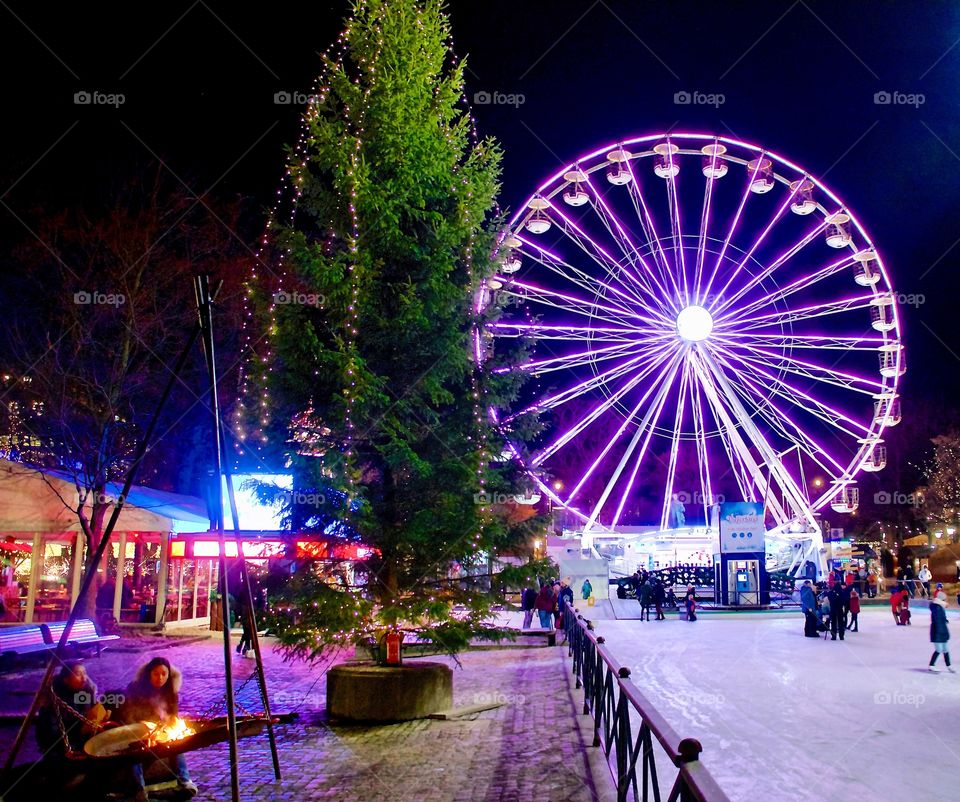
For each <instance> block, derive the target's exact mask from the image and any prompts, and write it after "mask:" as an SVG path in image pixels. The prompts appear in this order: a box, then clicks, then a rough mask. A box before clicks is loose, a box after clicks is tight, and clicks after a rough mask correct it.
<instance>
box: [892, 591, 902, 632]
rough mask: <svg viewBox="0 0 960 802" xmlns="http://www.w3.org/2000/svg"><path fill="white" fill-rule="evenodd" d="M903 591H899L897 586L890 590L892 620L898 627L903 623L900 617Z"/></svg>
mask: <svg viewBox="0 0 960 802" xmlns="http://www.w3.org/2000/svg"><path fill="white" fill-rule="evenodd" d="M904 593H905V591H901V590H900V588H898V587H897V588H894V589H893V590H891V591H890V612H892V613H893V620H894V622H895V623H896V625H897V626H898V627H899V626H902V625H903V621H902V619H901V617H900V605H901V604H903V594H904Z"/></svg>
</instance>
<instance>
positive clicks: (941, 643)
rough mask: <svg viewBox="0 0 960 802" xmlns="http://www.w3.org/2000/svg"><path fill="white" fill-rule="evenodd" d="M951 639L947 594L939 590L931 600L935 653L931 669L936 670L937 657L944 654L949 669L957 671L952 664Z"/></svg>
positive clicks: (932, 641) (931, 660) (931, 626)
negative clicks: (948, 623) (949, 643)
mask: <svg viewBox="0 0 960 802" xmlns="http://www.w3.org/2000/svg"><path fill="white" fill-rule="evenodd" d="M949 640H950V630H949V629H947V594H946V593H944V592H943V591H942V590H940V591H937V595H936V596H934V598H933V600H932V601H931V602H930V642H931V643H932V644H933V655H932V656H931V657H930V666H929V668H930V670H931V671H933V672H936V671H937V670H938V669H937V667H936V662H937V658H938V657H939V656H940V655H941V654H942V655H943V662H944V663H946V664H947V671H949V672H950V673H956V672H955V671H954V668H953V666H951V665H950V651H949V649H948V648H947V641H949Z"/></svg>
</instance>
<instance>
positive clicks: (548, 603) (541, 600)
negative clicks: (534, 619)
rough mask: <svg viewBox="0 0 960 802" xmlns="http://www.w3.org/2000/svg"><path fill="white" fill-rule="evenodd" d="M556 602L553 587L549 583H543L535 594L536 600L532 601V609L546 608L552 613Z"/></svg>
mask: <svg viewBox="0 0 960 802" xmlns="http://www.w3.org/2000/svg"><path fill="white" fill-rule="evenodd" d="M556 603H557V598H556V596H554V595H553V588H552V587H551V586H550V585H544V586H543V587H542V588H540V592H539V593H538V594H537V600H536V601H535V602H534V603H533V609H534V610H546V611H547V612H550V613H552V612H553V608H554V607H555V606H556Z"/></svg>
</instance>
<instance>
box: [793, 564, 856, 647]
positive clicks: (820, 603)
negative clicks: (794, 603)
mask: <svg viewBox="0 0 960 802" xmlns="http://www.w3.org/2000/svg"><path fill="white" fill-rule="evenodd" d="M800 610H801V612H802V613H803V618H804V624H803V634H804V635H805V636H806V637H808V638H816V637H819V636H820V633H821V632H829V633H830V640H836V639H837V637H838V636H839V638H840V640H843V639H844V635H845V634H846V632H847V631H848V630H849V631H851V632H859V631H860V593H859V592H858V591H857V589H856V587H854V582H853V575H852V574H847V575H846V577H843V576H838V575H837V574H835V573H830V574H829V575H828V579H827V587H826V589H825V590H823V591H821V592H820V593H819V594H818V593H817V590H816V588H815V587H814V585H813V582H812V581H811V580H809V579H807V580H805V581H804V583H803V585H802V587H801V588H800Z"/></svg>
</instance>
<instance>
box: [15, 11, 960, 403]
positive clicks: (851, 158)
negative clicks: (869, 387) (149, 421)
mask: <svg viewBox="0 0 960 802" xmlns="http://www.w3.org/2000/svg"><path fill="white" fill-rule="evenodd" d="M346 10H347V7H346V4H345V3H343V2H336V3H330V2H323V3H308V4H304V3H294V2H284V1H283V0H277V1H276V2H273V3H269V4H259V3H258V4H255V5H252V6H248V5H243V4H233V3H231V4H226V3H212V2H211V3H206V2H202V0H200V1H198V2H196V3H192V4H191V3H190V2H186V3H163V4H136V5H130V4H123V5H112V4H69V5H67V4H64V5H62V6H59V5H58V6H57V7H56V8H55V9H54V8H51V7H49V6H46V5H43V4H39V5H38V4H35V3H25V2H13V3H10V4H4V5H3V7H0V18H2V20H3V22H2V25H0V31H2V34H0V42H2V46H0V69H2V70H3V74H4V76H5V78H6V80H5V81H4V84H5V87H4V95H5V97H4V108H5V112H6V113H5V114H4V120H5V123H6V125H5V126H4V129H3V134H2V136H3V137H4V140H5V141H4V149H3V153H4V159H3V160H2V166H0V183H2V187H0V193H2V202H3V203H2V206H0V218H2V222H0V232H2V234H3V236H4V238H5V239H6V240H7V241H10V239H11V238H14V239H15V238H18V237H22V236H29V235H28V234H27V233H26V232H25V231H24V229H23V228H22V226H21V224H20V223H19V222H18V221H17V217H18V216H22V215H23V214H24V213H25V210H26V209H27V207H28V206H29V205H30V204H32V203H36V202H38V201H39V202H41V203H43V204H44V205H45V206H49V207H50V208H56V207H61V206H66V205H69V204H71V203H82V202H83V200H84V198H85V197H87V196H88V195H89V194H91V193H92V192H94V191H95V189H96V186H97V184H98V183H100V182H103V181H104V180H107V178H108V177H109V176H110V175H111V174H118V173H122V172H123V171H124V170H125V169H126V165H128V164H129V163H130V162H131V161H132V160H136V159H144V158H146V159H149V158H155V157H156V158H162V159H163V160H164V161H165V163H166V164H167V165H168V167H169V168H170V169H171V170H172V171H173V172H174V173H175V174H176V175H177V176H179V177H180V178H181V179H182V180H183V181H185V182H186V183H187V184H189V185H190V186H191V187H192V188H194V189H195V190H197V191H203V190H208V189H211V190H212V191H213V192H214V193H215V194H222V195H225V196H231V195H243V196H246V197H250V198H253V199H255V201H256V202H258V203H260V204H263V205H266V204H268V203H269V200H270V197H271V195H272V194H273V192H274V191H275V189H276V186H277V179H278V177H279V175H280V174H281V171H282V167H283V146H284V144H285V143H289V142H291V141H292V140H293V139H294V138H295V136H296V132H297V129H298V115H299V111H300V108H299V107H297V106H294V105H281V104H276V103H275V102H274V95H275V93H276V92H278V91H289V92H294V91H298V90H299V91H303V92H306V91H307V90H308V89H309V87H310V84H311V81H312V78H313V77H314V75H315V73H316V72H317V71H318V65H319V59H318V55H317V54H318V52H319V51H322V50H323V49H324V48H325V47H326V46H327V45H328V44H329V42H330V41H331V39H332V38H333V37H334V36H335V35H336V33H337V31H338V30H339V29H340V18H341V17H342V16H343V15H344V13H345V12H346ZM450 10H451V14H452V18H453V25H454V37H455V44H456V48H457V50H458V52H459V53H460V54H461V55H464V54H465V55H467V56H468V58H469V66H470V71H469V74H468V81H469V90H470V93H471V96H472V95H473V93H474V92H480V91H485V92H490V93H493V92H500V93H503V94H522V95H523V98H524V102H523V103H522V105H518V106H510V105H480V106H477V107H476V108H475V112H476V118H477V121H478V124H479V126H480V130H481V133H483V134H492V135H494V136H496V137H497V138H498V139H499V140H500V141H501V143H502V144H503V147H504V150H505V159H504V168H505V172H504V189H503V195H502V202H503V205H504V206H506V207H508V208H513V207H515V206H516V205H517V204H518V203H521V202H522V201H523V200H524V198H525V197H526V196H527V195H528V194H529V193H530V192H531V191H532V189H533V188H534V186H535V185H536V184H537V183H539V181H540V180H541V179H542V178H543V177H545V176H546V175H547V174H549V173H552V172H553V171H554V170H555V169H556V168H557V167H558V166H559V162H560V161H566V160H570V159H572V158H574V157H575V156H576V155H577V154H579V153H582V152H585V151H587V150H592V149H593V148H595V147H598V146H599V145H602V144H604V143H606V142H610V141H613V140H616V139H618V138H620V137H623V136H628V135H631V134H643V133H654V132H656V131H659V130H666V129H669V128H672V127H678V128H681V129H683V128H687V129H699V130H704V131H707V130H712V131H715V132H717V133H719V134H735V135H737V136H740V137H742V138H744V139H746V140H748V141H752V142H756V143H759V144H762V145H764V146H766V147H769V148H770V149H772V150H775V151H777V152H779V153H781V154H783V155H784V156H787V157H788V158H790V159H792V160H794V161H796V162H797V163H799V164H801V165H803V166H804V167H806V168H807V169H809V170H810V171H811V172H812V173H813V174H815V175H817V176H819V177H820V178H823V179H825V181H826V182H827V183H828V184H829V185H830V186H832V187H833V189H834V190H835V191H836V192H837V193H838V194H839V195H840V196H841V197H842V198H844V199H845V200H846V202H847V203H848V204H849V205H850V206H851V207H852V208H853V209H854V210H856V212H857V213H858V215H859V217H860V219H861V220H862V221H864V223H865V225H866V227H867V228H868V230H869V231H870V232H871V233H872V235H873V237H874V239H875V241H876V242H877V243H878V246H879V248H880V250H881V251H882V253H883V254H884V256H885V258H886V261H887V263H888V265H889V267H890V269H891V271H892V274H893V281H894V285H895V288H896V289H897V290H898V291H899V292H901V293H905V294H912V295H915V296H918V295H922V296H924V303H922V304H921V305H918V306H917V307H916V308H905V309H904V313H905V315H904V317H905V327H904V328H905V332H906V341H907V347H908V351H907V355H908V364H909V366H910V370H909V372H908V374H907V377H906V380H905V385H904V388H903V389H904V392H905V395H906V399H907V401H909V399H910V398H911V397H914V398H916V397H920V396H924V395H931V394H933V395H937V394H941V393H943V394H945V395H947V396H950V395H952V394H954V393H955V392H956V391H957V390H958V389H960V381H958V373H960V372H958V366H960V356H958V355H960V337H957V336H956V335H955V331H956V326H957V321H958V314H957V305H958V301H957V293H956V288H957V287H958V286H960V280H958V278H957V263H958V256H960V245H958V241H960V180H958V179H960V103H958V102H957V90H956V87H957V84H958V80H957V79H958V76H960V44H958V43H960V6H958V5H957V4H955V3H951V2H923V3H906V2H904V3H892V2H846V3H842V4H838V3H835V2H814V0H797V2H793V3H789V2H784V3H780V2H714V3H705V2H701V1H700V0H696V1H694V2H639V1H638V0H631V1H630V2H614V0H606V1H604V0H598V1H597V2H590V0H583V2H532V1H531V0H512V1H511V2H506V1H505V0H485V1H484V2H480V1H479V0H469V1H468V0H456V2H453V3H451V4H450ZM82 91H88V92H94V91H97V92H101V93H105V94H110V93H122V94H123V95H124V98H125V100H124V103H123V104H122V105H121V106H119V107H117V108H113V107H110V106H103V105H77V104H75V103H74V95H75V93H77V92H82ZM678 91H688V92H694V91H698V92H702V93H712V94H722V95H723V103H722V105H719V106H718V107H716V108H714V107H710V106H692V105H677V104H675V103H674V95H675V93H676V92H678ZM877 92H889V93H901V96H898V97H899V98H900V99H902V100H910V98H907V97H903V96H907V95H920V96H922V98H921V97H916V98H913V101H914V102H913V105H910V104H909V103H901V104H887V105H878V104H877V103H875V101H874V98H875V94H876V93H877ZM921 99H922V104H921V103H920V100H921ZM243 269H246V268H245V267H244V268H243Z"/></svg>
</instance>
